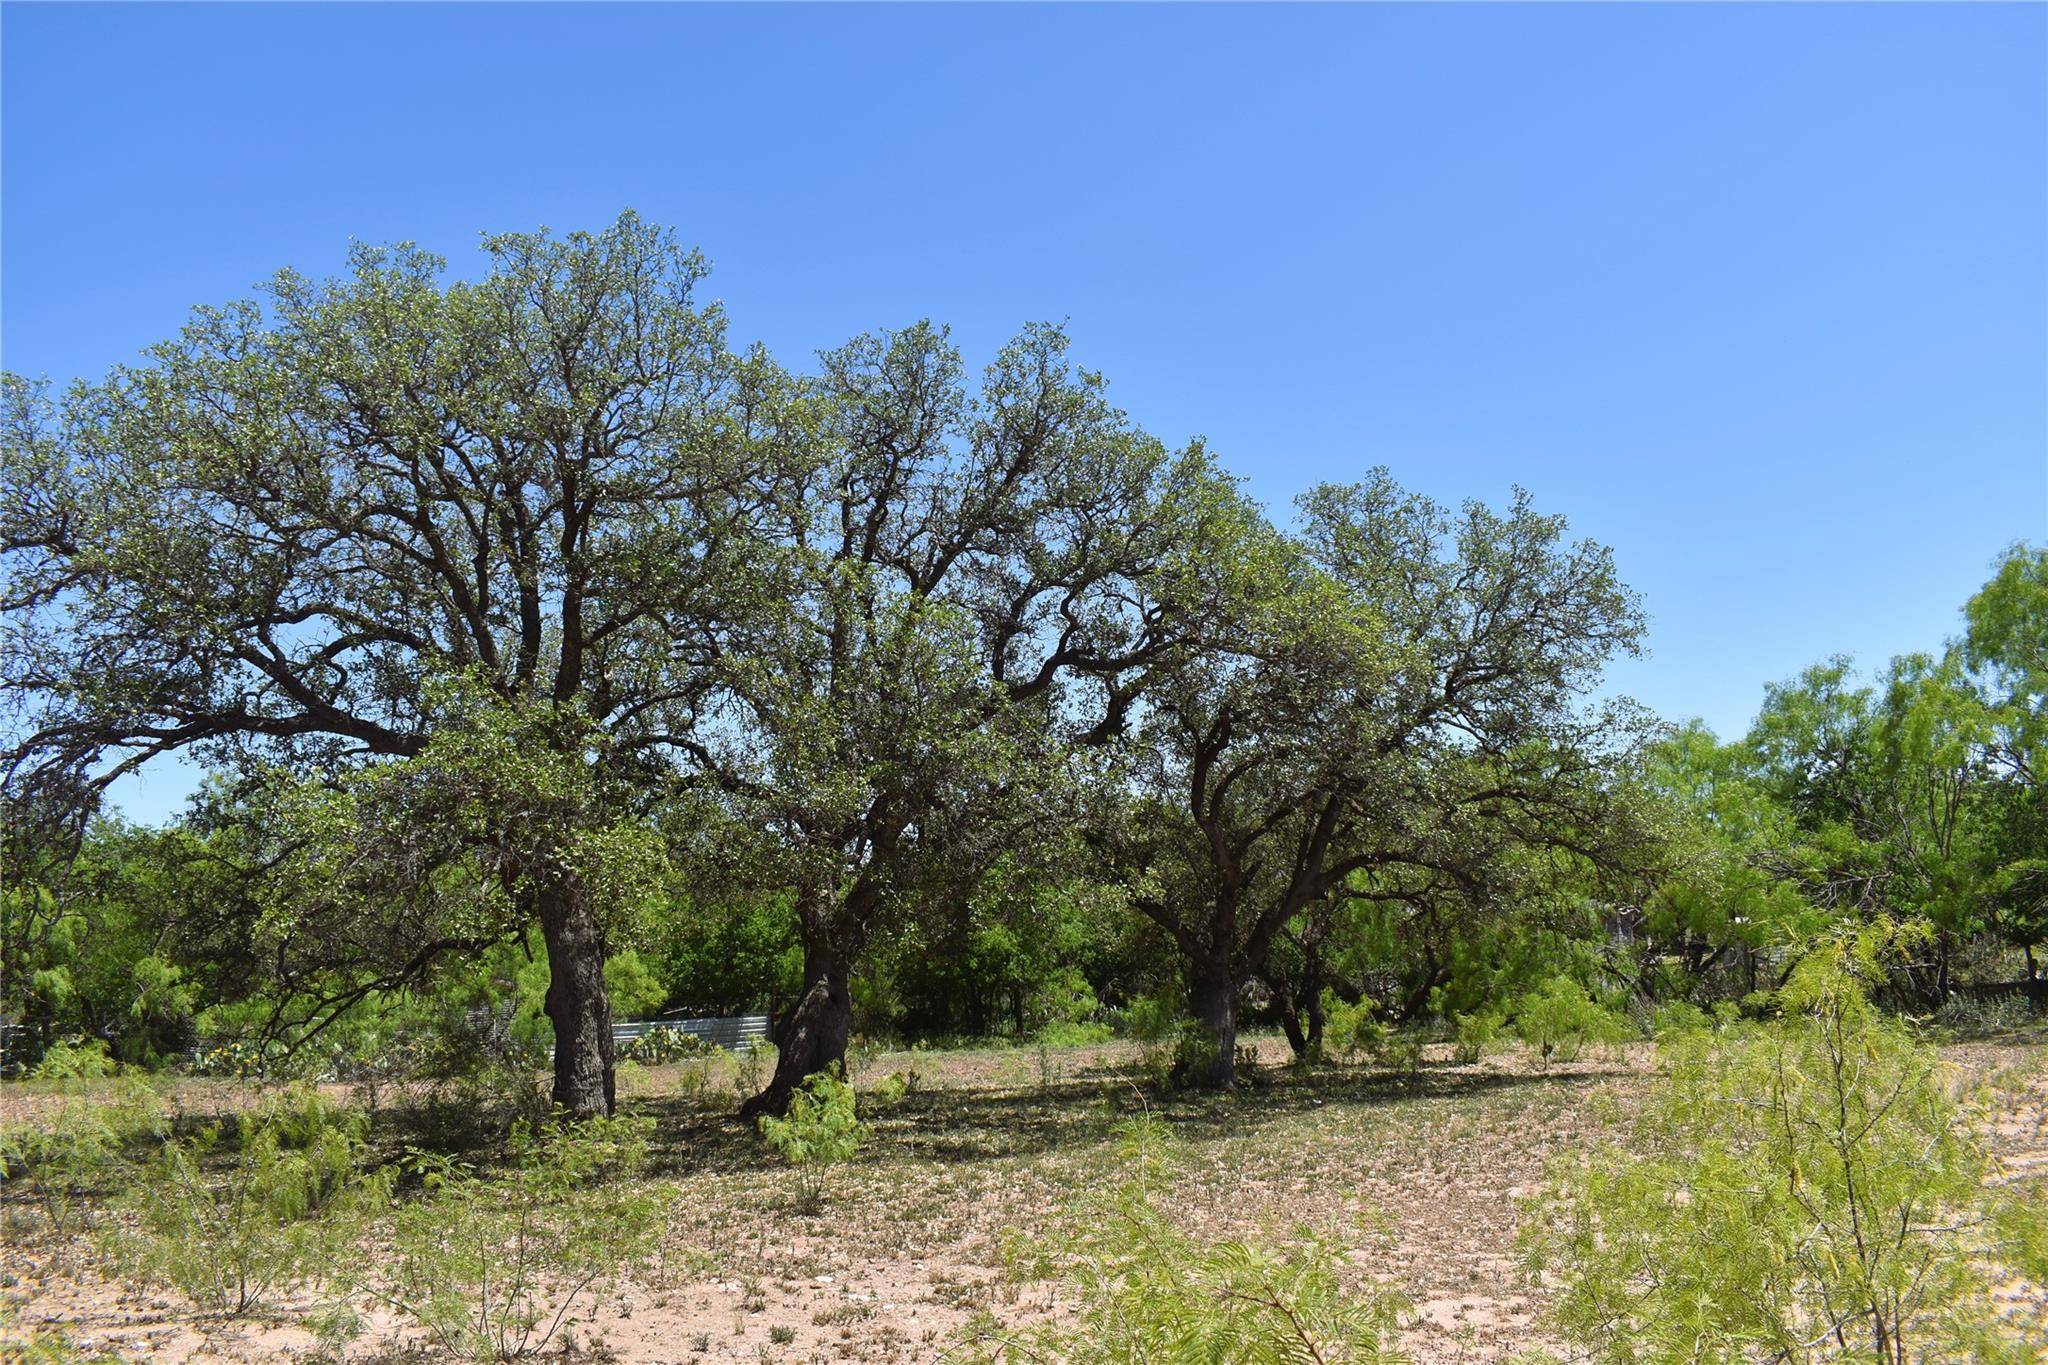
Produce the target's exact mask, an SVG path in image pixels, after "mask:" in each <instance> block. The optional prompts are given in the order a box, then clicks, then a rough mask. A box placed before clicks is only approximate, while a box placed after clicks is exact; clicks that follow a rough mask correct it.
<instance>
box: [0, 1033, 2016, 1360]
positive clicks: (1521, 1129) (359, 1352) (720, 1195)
mask: <svg viewBox="0 0 2048 1365" xmlns="http://www.w3.org/2000/svg"><path fill="white" fill-rule="evenodd" d="M1259 1047H1260V1053H1261V1062H1262V1067H1261V1069H1260V1071H1259V1073H1258V1078H1257V1083H1256V1084H1255V1085H1254V1086H1253V1087H1252V1088H1250V1089H1248V1090H1247V1091H1245V1092H1244V1093H1241V1094H1237V1095H1233V1096H1228V1097H1210V1098H1204V1097H1161V1096H1158V1095H1156V1094H1152V1093H1149V1092H1147V1091H1146V1090H1144V1089H1143V1088H1142V1084H1141V1082H1140V1080H1139V1077H1140V1075H1141V1072H1140V1068H1139V1067H1138V1057H1137V1053H1136V1050H1135V1049H1134V1048H1132V1047H1129V1046H1126V1045H1114V1046H1106V1047H1101V1048H1090V1049H1077V1050H1071V1051H1065V1052H1060V1053H1054V1054H1050V1055H1044V1056H1042V1055H1041V1054H1039V1053H1037V1052H1034V1051H1029V1050H1015V1051H1005V1050H990V1051H975V1052H943V1053H940V1052H930V1053H925V1052H921V1053H915V1054H909V1053H896V1054H887V1055H884V1056H881V1057H879V1058H874V1059H871V1060H870V1061H869V1062H868V1063H867V1064H866V1067H865V1069H864V1070H863V1071H861V1072H860V1073H859V1074H857V1076H856V1081H857V1082H858V1083H860V1084H861V1086H862V1088H863V1089H864V1090H865V1089H866V1088H867V1087H868V1086H869V1085H871V1084H872V1083H874V1082H877V1081H880V1080H881V1079H882V1078H883V1077H886V1076H887V1075H889V1074H890V1073H892V1072H905V1073H909V1072H911V1071H914V1072H915V1073H916V1082H917V1083H916V1086H915V1089H914V1090H913V1091H912V1092H911V1093H909V1094H907V1095H905V1096H904V1097H903V1098H901V1099H899V1100H896V1101H895V1102H893V1103H888V1104H882V1103H879V1102H876V1101H872V1100H870V1101H869V1102H867V1103H866V1104H865V1105H864V1109H863V1116H864V1118H865V1119H866V1120H867V1122H868V1123H869V1125H870V1127H871V1129H872V1136H871V1138H870V1141H869V1143H868V1145H867V1146H866V1147H865V1148H864V1149H863V1151H862V1152H861V1154H860V1155H859V1156H858V1157H857V1158H856V1159H855V1160H854V1161H853V1162H851V1163H849V1164H848V1165H846V1166H845V1167H842V1168H840V1169H839V1170H837V1171H835V1172H834V1173H833V1176H832V1178H831V1183H830V1186H829V1194H828V1199H827V1202H826V1205H825V1207H824V1208H823V1209H822V1210H821V1211H820V1212H817V1213H815V1214H805V1213H801V1212H799V1211H798V1208H797V1201H796V1193H795V1187H794V1182H793V1181H792V1180H791V1179H790V1177H789V1175H788V1173H787V1172H786V1171H784V1170H782V1169H780V1168H778V1167H777V1166H776V1165H775V1164H774V1162H773V1159H772V1157H771V1156H770V1155H769V1154H768V1153H767V1152H766V1151H765V1150H764V1149H763V1148H762V1146H761V1144H760V1143H759V1142H758V1141H757V1140H756V1139H755V1138H754V1136H753V1135H752V1133H751V1132H750V1130H748V1129H747V1128H746V1127H744V1126H743V1125H741V1124H740V1123H739V1122H738V1121H737V1120H735V1119H733V1118H732V1117H730V1111H731V1109H732V1101H733V1095H734V1089H733V1079H734V1077H733V1068H732V1065H731V1064H730V1063H727V1062H720V1063H719V1064H718V1065H717V1067H716V1068H715V1069H714V1070H713V1072H712V1074H711V1075H710V1076H709V1077H708V1078H707V1080H706V1081H705V1082H704V1083H702V1084H701V1085H700V1082H699V1079H698V1073H696V1072H693V1071H692V1070H691V1069H690V1068H689V1067H687V1066H685V1067H662V1068H656V1069H652V1070H645V1071H639V1070H634V1071H629V1072H628V1074H627V1076H626V1079H625V1091H626V1095H627V1098H628V1101H629V1103H630V1105H631V1107H633V1108H634V1109H636V1110H638V1111H640V1112H644V1113H649V1114H652V1115H654V1116H655V1117H656V1118H657V1119H658V1120H659V1128H658V1134H659V1136H658V1140H657V1149H656V1154H655V1164H654V1167H653V1170H652V1172H651V1174H650V1177H649V1178H650V1179H652V1180H654V1181H656V1182H657V1183H658V1185H659V1187H660V1189H661V1190H662V1192H663V1193H664V1195H665V1196H666V1197H667V1198H668V1200H669V1203H670V1208H671V1210H672V1212H671V1215H670V1219H669V1226H668V1230H667V1233H666V1235H665V1237H664V1240H663V1247H662V1253H661V1256H660V1258H659V1260H658V1261H657V1262H656V1264H654V1265H653V1266H651V1267H649V1268H648V1269H647V1270H645V1271H644V1272H642V1273H640V1274H638V1275H636V1276H635V1277H634V1278H633V1279H632V1280H631V1281H630V1282H629V1283H627V1284H625V1285H623V1286H621V1287H620V1288H619V1289H618V1290H617V1291H615V1292H613V1293H611V1294H610V1295H608V1296H607V1297H606V1298H605V1300H604V1301H603V1302H601V1303H600V1304H598V1305H596V1306H595V1309H594V1311H592V1312H589V1313H588V1314H586V1319H587V1320H586V1321H583V1322H581V1323H578V1324H577V1326H576V1331H577V1335H578V1339H579V1340H580V1341H581V1342H583V1343H584V1345H585V1347H586V1349H592V1348H594V1349H596V1350H598V1351H599V1352H600V1353H603V1352H609V1353H610V1354H612V1355H614V1356H616V1358H618V1359H620V1360H624V1361H634V1362H681V1361H695V1360H746V1361H755V1362H759V1361H763V1360H767V1361H813V1360H815V1361H836V1360H872V1361H885V1360H887V1361H911V1360H930V1359H933V1358H934V1357H936V1356H938V1355H940V1354H942V1353H943V1352H944V1351H945V1349H946V1348H947V1347H948V1346H951V1345H954V1344H957V1343H958V1342H960V1341H961V1340H962V1333H963V1332H970V1331H973V1330H976V1329H977V1327H986V1326H987V1325H988V1324H989V1323H990V1322H991V1320H992V1321H993V1322H996V1323H1000V1324H1003V1325H1006V1326H1014V1325H1018V1324H1022V1323H1025V1322H1029V1321H1032V1320H1035V1319H1039V1318H1042V1317H1045V1316H1047V1315H1055V1316H1056V1315H1059V1314H1060V1313H1062V1312H1063V1311H1064V1305H1063V1303H1062V1300H1061V1295H1060V1292H1059V1290H1058V1288H1057V1286H1056V1285H1055V1284H1053V1283H1051V1282H1048V1281H1043V1280H1038V1279H1034V1278H1032V1276H1031V1275H1030V1273H1029V1271H1028V1269H1027V1268H1026V1267H1028V1265H1029V1263H1030V1262H1031V1261H1032V1260H1033V1259H1035V1257H1036V1254H1037V1253H1038V1252H1041V1251H1044V1250H1048V1249H1051V1250H1056V1249H1057V1248H1058V1246H1059V1244H1060V1242H1061V1240H1062V1238H1063V1236H1064V1235H1065V1233H1066V1231H1067V1230H1068V1229H1070V1228H1071V1227H1072V1220H1073V1219H1074V1218H1075V1217H1076V1216H1077V1208H1078V1205H1079V1202H1080V1201H1081V1200H1083V1199H1084V1198H1085V1196H1086V1195H1088V1194H1089V1193H1090V1192H1094V1191H1099V1190H1102V1189H1103V1188H1105V1187H1106V1186H1108V1185H1110V1184H1112V1183H1113V1182H1114V1181H1115V1180H1116V1179H1117V1178H1118V1175H1119V1168H1118V1165H1117V1159H1116V1147H1115V1142H1114V1139H1113V1137H1112V1128H1113V1126H1114V1125H1115V1124H1116V1122H1117V1121H1118V1120H1119V1119H1121V1118H1123V1117H1125V1116H1127V1115H1129V1114H1131V1113H1134V1112H1136V1111H1138V1110H1139V1109H1141V1108H1149V1109H1150V1110H1151V1111H1152V1112H1153V1113H1155V1114H1156V1115H1158V1116H1159V1117H1160V1118H1162V1119H1164V1120H1165V1121H1166V1123H1167V1124H1168V1125H1169V1126H1170V1127H1171V1128H1172V1130H1173V1131H1174V1132H1175V1134H1176V1135H1177V1136H1178V1137H1179V1138H1180V1139H1181V1142H1182V1154H1183V1157H1184V1160H1183V1161H1182V1162H1181V1164H1180V1167H1179V1169H1178V1173H1177V1175H1176V1176H1175V1177H1174V1180H1173V1183H1172V1185H1171V1187H1170V1189H1169V1190H1168V1191H1167V1192H1166V1195H1165V1201H1164V1202H1165V1203H1166V1205H1167V1206H1168V1207H1170V1208H1171V1209H1172V1210H1173V1212H1174V1214H1175V1216H1176V1217H1178V1218H1181V1219H1184V1220H1185V1221H1186V1222H1187V1223H1188V1224H1189V1225H1190V1226H1191V1227H1196V1228H1205V1229H1211V1230H1214V1231H1215V1232H1217V1233H1218V1234H1229V1235H1244V1234H1248V1233H1252V1234H1267V1235H1276V1236H1284V1235H1286V1233H1287V1231H1288V1230H1289V1229H1290V1228H1292V1227H1294V1226H1296V1225H1300V1224H1303V1223H1307V1224H1312V1225H1317V1226H1321V1227H1343V1228H1347V1229H1350V1230H1352V1231H1353V1232H1355V1233H1356V1234H1357V1240H1358V1242H1359V1245H1360V1246H1361V1248H1362V1250H1361V1254H1360V1256H1359V1257H1358V1259H1357V1262H1356V1264H1355V1265H1354V1267H1353V1270H1354V1273H1355V1274H1357V1275H1359V1276H1360V1277H1365V1276H1371V1277H1374V1278H1377V1279H1380V1280H1384V1281H1388V1282H1391V1283H1393V1284H1395V1285H1397V1286H1399V1287H1400V1288H1401V1289H1402V1291H1403V1292H1405V1293H1406V1294H1407V1295H1408V1296H1409V1297H1410V1298H1411V1299H1412V1300H1413V1302H1414V1305H1415V1312H1414V1314H1413V1316H1412V1321H1411V1324H1410V1326H1409V1328H1408V1330H1407V1332H1406V1344H1407V1346H1408V1347H1409V1349H1410V1350H1411V1351H1413V1352H1414V1354H1415V1355H1416V1357H1417V1359H1418V1360H1420V1361H1424V1362H1452V1361H1488V1360H1501V1359H1506V1358H1508V1357H1511V1356H1513V1355H1515V1354H1516V1353H1517V1352H1520V1351H1523V1350H1526V1349H1528V1348H1530V1347H1533V1346H1542V1345H1544V1344H1546V1343H1545V1341H1544V1339H1543V1337H1542V1334H1541V1331H1540V1326H1539V1323H1538V1319H1539V1316H1540V1313H1541V1310H1542V1307H1543V1295H1542V1291H1541V1288H1540V1287H1539V1286H1534V1285H1531V1284H1529V1283H1528V1282H1527V1281H1526V1280H1525V1278H1524V1276H1523V1275H1522V1273H1521V1271H1520V1270H1519V1268H1518V1266H1517V1263H1516V1260H1515V1257H1514V1252H1513V1241H1514V1232H1515V1225H1516V1219H1517V1208H1516V1200H1517V1198H1518V1197H1519V1196H1521V1195H1523V1194H1525V1193H1527V1192H1529V1191H1530V1190H1532V1189H1533V1188H1534V1186H1535V1185H1536V1184H1537V1182H1538V1181H1539V1179H1540V1177H1541V1174H1542V1171H1543V1167H1544V1165H1545V1163H1546V1162H1547V1161H1548V1160H1549V1159H1550V1158H1551V1157H1552V1156H1553V1155H1555V1154H1557V1153H1559V1152H1561V1151H1564V1150H1567V1149H1569V1148H1572V1147H1575V1146H1578V1145H1581V1144H1584V1143H1586V1142H1588V1141H1591V1140H1593V1139H1594V1138H1596V1137H1597V1136H1599V1135H1600V1134H1601V1133H1602V1132H1603V1131H1605V1130H1607V1129H1608V1128H1609V1126H1610V1125H1613V1124H1616V1123H1619V1122H1621V1121H1622V1120H1623V1119H1624V1118H1625V1116H1626V1114H1627V1111H1628V1109H1629V1107H1630V1105H1631V1104H1632V1102H1633V1100H1634V1097H1635V1096H1636V1095H1638V1094H1639V1093H1640V1092H1641V1089H1642V1087H1643V1085H1644V1082H1645V1080H1646V1076H1647V1065H1648V1058H1647V1052H1646V1050H1644V1049H1632V1050H1624V1051H1617V1052H1614V1053H1610V1054H1608V1055H1605V1056H1600V1057H1594V1058H1591V1059H1589V1060H1585V1061H1581V1062H1578V1063H1574V1064H1571V1065H1560V1066H1552V1067H1549V1068H1547V1069H1546V1068H1538V1067H1536V1066H1534V1065H1532V1063H1531V1059H1529V1058H1528V1057H1527V1056H1526V1055H1524V1054H1522V1053H1521V1052H1519V1051H1512V1052H1507V1053H1503V1054H1500V1055H1496V1056H1494V1057H1491V1058H1489V1059H1488V1060H1487V1061H1486V1062H1484V1063H1481V1064H1480V1065H1477V1066H1452V1065H1449V1064H1448V1063H1447V1062H1445V1061H1443V1060H1442V1059H1441V1058H1440V1057H1433V1058H1432V1060H1431V1061H1430V1063H1429V1064H1428V1065H1426V1066H1425V1067H1424V1068H1423V1069H1422V1070H1420V1071H1419V1072H1416V1073H1413V1074H1409V1075H1400V1074H1391V1073H1385V1072H1376V1071H1371V1070H1367V1069H1364V1068H1358V1067H1332V1068H1326V1069H1323V1070H1320V1071H1316V1072H1313V1073H1308V1074H1299V1073H1296V1072H1294V1071H1292V1070H1291V1069H1289V1068H1286V1067H1285V1066H1284V1065H1283V1063H1284V1061H1285V1058H1286V1049H1285V1046H1284V1044H1282V1043H1281V1042H1280V1041H1279V1040H1277V1039H1267V1040H1263V1041H1261V1043H1260V1044H1259ZM1950 1054H1951V1056H1952V1057H1953V1058H1954V1059H1955V1060H1956V1061H1958V1062H1959V1063H1961V1064H1962V1065H1964V1066H1965V1067H1967V1068H1969V1069H1970V1070H1972V1071H1975V1072H1978V1073H1980V1074H1984V1075H1987V1076H1988V1075H1990V1074H1992V1073H1993V1072H2000V1071H2003V1072H2007V1073H2010V1074H2011V1075H2012V1076H2014V1077H2016V1078H2017V1079H2018V1087H2017V1089H2016V1090H2015V1091H2014V1095H2015V1098H2013V1099H2012V1100H2010V1101H2009V1102H2008V1103H2007V1104H2005V1105H2004V1107H2003V1108H2002V1109H2001V1110H2000V1111H1999V1112H1998V1114H1997V1115H1996V1116H1995V1117H1994V1119H1993V1122H1992V1124H1991V1136H1992V1139H1993V1142H1994V1144H1995V1147H1996V1148H1997V1150H1998V1152H1999V1154H2000V1156H2001V1159H2002V1161H2003V1164H2004V1168H2005V1176H2004V1178H2026V1179H2040V1178H2043V1177H2048V1126H2044V1125H2048V1119H2044V1114H2048V1079H2044V1071H2048V1067H2044V1065H2043V1059H2044V1058H2048V1049H2044V1048H2043V1047H2042V1046H2041V1045H2039V1044H2033V1045H2012V1046H2006V1047H1998V1046H1992V1045H1981V1044H1980V1045H1971V1046H1968V1047H1959V1048H1953V1049H1950ZM179 1098H180V1101H181V1104H182V1105H183V1107H185V1108H186V1109H188V1110H192V1111H199V1110H203V1109H206V1108H209V1107H212V1108H225V1107H234V1106H238V1105H240V1104H242V1103H245V1102H246V1098H247V1096H246V1090H244V1089H237V1088H235V1087H223V1086H217V1085H206V1086H198V1085H195V1086H192V1087H188V1088H186V1089H184V1090H183V1091H182V1092H181V1094H180V1096H179ZM5 1102H7V1103H9V1104H10V1105H14V1106H16V1113H17V1114H18V1113H21V1112H25V1111H26V1109H27V1108H30V1107H32V1106H33V1103H34V1101H33V1097H32V1096H30V1095H27V1094H19V1093H17V1094H15V1095H12V1096H9V1097H7V1098H6V1101H5ZM393 1140H394V1141H395V1140H396V1139H395V1138H394V1139H393ZM10 1212H14V1213H19V1212H20V1210H11V1211H10ZM18 1250H19V1252H20V1255H19V1256H18V1257H17V1256H10V1258H9V1259H10V1262H11V1263H12V1264H11V1265H10V1274H9V1276H8V1278H10V1279H12V1280H13V1281H14V1282H13V1283H11V1284H7V1285H5V1293H6V1295H7V1296H8V1297H10V1298H11V1299H13V1300H14V1301H15V1303H16V1306H17V1316H18V1321H20V1322H21V1323H24V1324H29V1325H33V1324H35V1323H38V1322H45V1323H49V1324H53V1325H56V1326H59V1327H61V1328H62V1330H64V1331H66V1332H67V1333H68V1334H69V1335H70V1336H71V1337H72V1338H73V1339H74V1340H75V1341H78V1342H80V1343H81V1344H83V1343H84V1342H86V1341H91V1342H92V1343H93V1344H94V1345H95V1346H96V1347H108V1346H111V1347H113V1348H114V1349H116V1350H117V1351H119V1352H120V1353H121V1354H123V1355H124V1356H127V1357H130V1358H148V1359H165V1360H190V1361H211V1360H281V1359H290V1358H294V1357H305V1356H306V1355H307V1354H308V1353H309V1352H310V1351H311V1346H312V1339H311V1337H310V1335H309V1334H308V1333H307V1332H305V1331H304V1330H303V1328H302V1327H300V1326H299V1325H297V1324H296V1323H295V1322H294V1321H293V1320H292V1319H291V1318H290V1317H289V1316H286V1317H284V1318H282V1319H280V1320H278V1321H274V1322H267V1323H253V1324H252V1323H247V1322H236V1323H226V1322H205V1321H202V1320H199V1319H197V1318H195V1317H194V1316H192V1315H191V1314H190V1313H189V1312H186V1311H184V1310H182V1309H181V1307H180V1305H178V1304H177V1303H175V1302H172V1301H170V1300H168V1299H166V1298H163V1297H159V1296H156V1295H152V1294H148V1293H143V1292H137V1291H135V1290H133V1289H131V1288H129V1287H125V1286H121V1285H114V1284H107V1283H104V1282H100V1281H97V1280H95V1279H94V1278H93V1277H92V1275H91V1273H90V1271H89V1270H87V1269H85V1268H84V1264H83V1263H84V1258H82V1257H79V1256H75V1255H73V1256H64V1255H62V1254H61V1253H62V1252H63V1251H64V1250H65V1248H61V1247H53V1246H50V1245H48V1244H47V1242H46V1241H45V1242H40V1243H38V1242H33V1241H31V1242H29V1243H27V1244H25V1245H23V1246H21V1247H20V1248H18ZM2009 1292H2010V1293H2011V1294H2012V1295H2014V1296H2015V1298H2016V1299H2026V1300H2029V1301H2030V1302H2029V1303H2027V1304H2016V1305H2015V1311H2021V1310H2022V1309H2030V1308H2032V1307H2035V1306H2037V1305H2034V1304H2032V1303H2031V1300H2032V1299H2033V1298H2034V1297H2035V1294H2034V1291H2033V1290H2032V1289H2031V1288H2030V1287H2028V1286H2015V1287H2013V1288H2012V1289H2011V1290H2010V1291H2009ZM395 1340H396V1339H395V1337H394V1335H393V1330H392V1325H391V1324H389V1323H384V1322H373V1323H372V1331H371V1332H370V1333H369V1334H368V1335H367V1336H366V1337H364V1338H363V1339H360V1340H359V1341H358V1343H357V1344H356V1346H355V1347H354V1348H352V1350H351V1352H350V1355H351V1358H359V1359H371V1358H375V1357H377V1356H378V1355H380V1354H384V1355H388V1354H390V1353H391V1352H392V1351H393V1349H394V1342H395Z"/></svg>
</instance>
